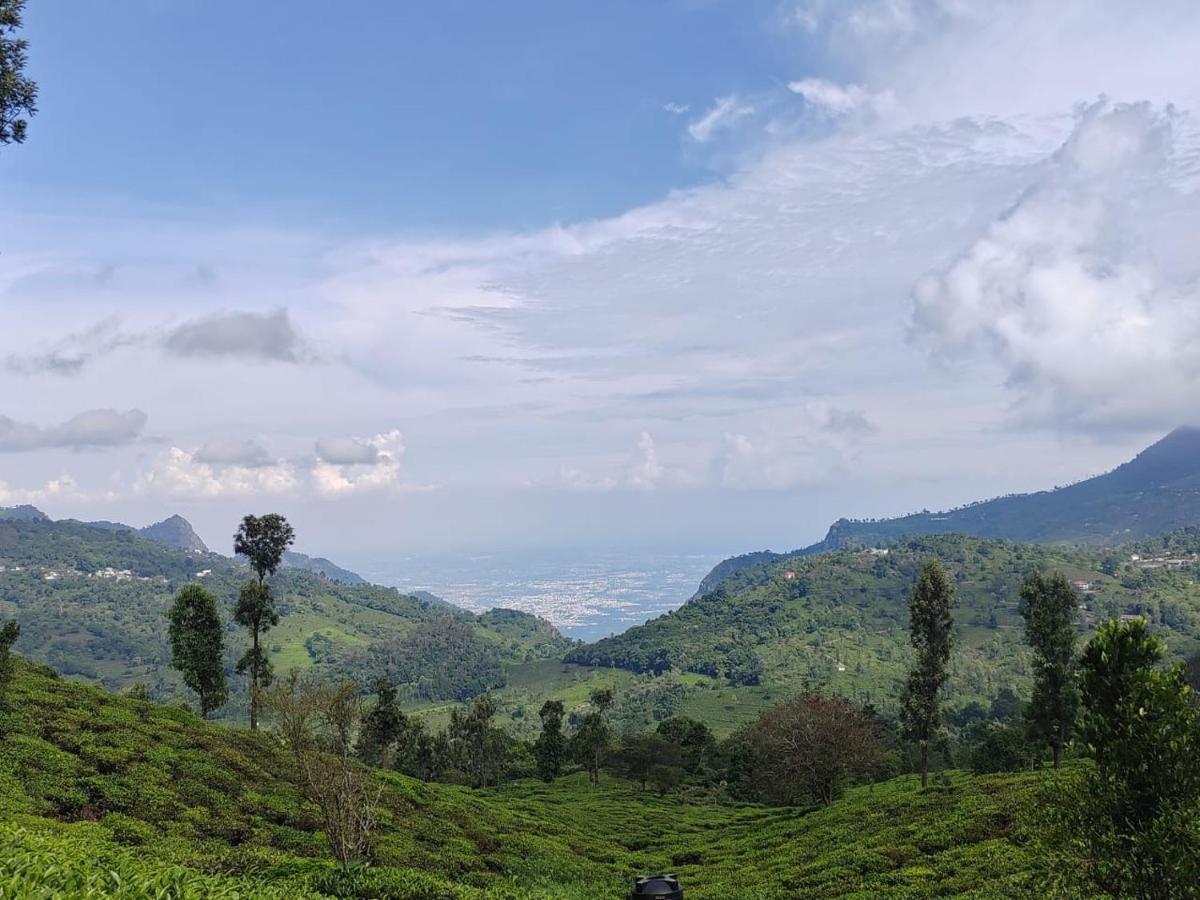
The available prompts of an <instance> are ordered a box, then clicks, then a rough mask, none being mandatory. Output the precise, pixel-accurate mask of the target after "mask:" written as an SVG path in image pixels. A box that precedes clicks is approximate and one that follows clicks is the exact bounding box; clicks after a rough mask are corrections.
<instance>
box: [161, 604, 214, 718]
mask: <svg viewBox="0 0 1200 900" xmlns="http://www.w3.org/2000/svg"><path fill="white" fill-rule="evenodd" d="M170 621H171V624H170V636H171V666H172V667H173V668H175V669H178V670H179V671H180V672H181V673H182V674H183V683H184V684H186V685H187V686H188V687H189V688H191V689H192V690H193V691H195V692H196V696H197V697H198V699H199V701H200V715H202V716H204V718H206V719H207V718H208V717H209V715H210V714H211V713H213V712H215V711H216V710H218V709H220V708H221V707H222V706H224V705H225V701H226V700H227V699H228V698H229V692H228V691H227V690H226V688H225V664H224V650H225V642H224V636H223V634H222V632H221V617H220V615H218V613H217V601H216V598H214V597H213V595H212V594H210V593H209V592H208V591H206V590H205V589H204V588H203V587H201V586H200V585H198V584H189V585H186V586H184V587H183V588H181V589H180V591H179V593H178V594H176V595H175V602H174V603H172V604H171V612H170Z"/></svg>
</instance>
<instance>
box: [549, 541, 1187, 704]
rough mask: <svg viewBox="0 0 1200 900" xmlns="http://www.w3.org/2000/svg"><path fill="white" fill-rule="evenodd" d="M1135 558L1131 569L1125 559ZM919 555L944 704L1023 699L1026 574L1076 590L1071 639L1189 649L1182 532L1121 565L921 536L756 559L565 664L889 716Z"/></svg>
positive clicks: (1080, 554)
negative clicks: (947, 622) (700, 678)
mask: <svg viewBox="0 0 1200 900" xmlns="http://www.w3.org/2000/svg"><path fill="white" fill-rule="evenodd" d="M1138 550H1140V551H1141V552H1140V553H1137V555H1138V556H1139V559H1137V560H1131V559H1130V558H1129V557H1130V556H1131V555H1132V554H1133V553H1134V552H1135V551H1138ZM929 556H938V557H940V558H941V559H942V560H943V561H944V562H945V563H946V565H947V567H948V568H949V570H950V572H951V573H952V575H953V576H954V578H955V582H956V586H957V591H958V598H959V606H958V609H957V610H956V612H955V620H956V625H957V648H956V652H955V654H954V658H953V662H952V672H951V679H950V687H949V693H950V697H951V701H952V703H965V702H967V701H968V700H988V699H991V698H992V697H994V696H995V695H996V693H997V692H998V691H999V690H1000V689H1001V688H1003V687H1016V688H1018V689H1019V690H1020V691H1021V692H1024V689H1025V688H1026V686H1027V682H1028V678H1029V662H1028V652H1027V649H1026V647H1025V645H1024V641H1023V637H1022V629H1021V619H1020V616H1019V611H1018V606H1017V604H1018V591H1019V585H1020V581H1021V579H1022V578H1023V577H1024V576H1025V575H1026V573H1028V572H1029V571H1031V570H1032V569H1034V568H1037V567H1042V566H1045V567H1051V568H1054V569H1058V570H1060V571H1062V572H1064V573H1065V574H1066V575H1067V576H1068V577H1069V578H1071V579H1073V580H1079V581H1080V582H1086V583H1087V592H1086V593H1082V592H1081V595H1080V610H1079V616H1078V628H1079V631H1080V634H1081V636H1083V635H1085V634H1086V633H1087V632H1088V631H1089V629H1090V628H1091V626H1092V625H1093V624H1094V623H1095V622H1097V621H1099V620H1101V619H1106V618H1109V617H1112V616H1120V615H1132V614H1145V615H1146V616H1147V617H1148V618H1149V619H1150V621H1151V622H1152V625H1153V628H1154V629H1155V630H1156V631H1157V632H1159V633H1160V634H1161V635H1163V636H1164V637H1165V639H1166V641H1167V644H1168V646H1169V647H1170V648H1171V650H1172V651H1173V652H1175V653H1178V654H1184V653H1189V652H1193V651H1194V650H1196V649H1197V648H1200V587H1197V583H1196V582H1197V579H1200V536H1198V534H1197V532H1195V531H1190V532H1184V533H1178V534H1176V535H1173V536H1172V537H1170V538H1168V539H1165V540H1163V539H1160V540H1158V541H1156V542H1153V543H1152V544H1149V545H1145V546H1131V547H1128V548H1126V550H1125V551H1124V552H1123V554H1122V555H1121V556H1120V557H1118V556H1117V555H1115V554H1113V553H1106V552H1104V551H1096V550H1091V549H1086V548H1072V547H1068V546H1062V545H1042V544H1017V543H1012V542H1008V541H999V540H989V539H985V538H975V537H965V536H961V535H932V536H928V537H920V538H909V539H905V540H901V541H899V542H898V543H896V544H894V545H893V546H892V547H891V548H890V549H888V550H886V551H883V550H849V549H846V550H836V551H831V552H827V553H823V554H819V555H815V556H809V555H796V556H785V557H779V558H771V559H768V560H767V561H762V562H758V563H757V564H753V565H750V566H748V567H745V568H741V569H738V570H735V571H733V572H732V574H730V575H728V576H727V577H726V578H725V579H724V580H722V581H720V582H719V583H718V584H717V586H716V587H715V588H714V589H712V590H710V591H709V592H708V593H706V594H703V595H702V596H700V597H697V598H694V599H692V600H690V601H689V602H688V603H686V604H685V605H684V606H682V607H681V608H679V609H677V610H675V611H673V612H670V613H667V614H666V615H664V616H660V617H659V618H657V619H654V620H652V621H651V622H648V623H646V624H645V625H642V626H639V627H636V628H631V629H630V630H629V631H627V632H625V633H624V634H621V635H618V636H616V637H612V638H606V639H604V640H601V641H597V642H596V643H594V644H589V645H584V646H580V647H577V648H575V649H574V650H572V651H571V652H570V653H568V654H567V657H566V659H567V661H568V662H572V663H578V664H585V665H592V666H612V667H617V668H621V669H626V670H630V671H634V672H642V673H646V672H650V673H654V672H661V671H666V670H668V669H677V670H682V671H685V672H695V673H700V674H702V675H705V676H708V677H710V678H713V679H718V680H721V681H724V682H725V683H727V684H728V685H731V686H734V687H742V688H745V689H748V690H752V691H762V690H763V689H769V690H771V691H773V692H775V693H776V694H780V693H786V692H787V691H794V690H797V689H799V688H801V687H803V686H805V685H810V686H824V687H829V688H831V689H833V690H836V691H838V692H840V693H843V694H846V695H848V696H853V697H858V698H862V699H865V700H869V701H871V702H874V703H876V704H879V705H882V706H890V705H891V704H893V703H894V702H895V698H896V697H897V696H898V695H899V687H900V683H901V679H902V677H903V674H904V672H905V671H906V668H907V665H908V651H907V640H908V632H907V623H908V608H907V602H908V594H909V591H910V590H911V585H912V583H913V580H914V578H915V576H916V573H917V570H918V567H919V566H920V564H921V562H922V560H924V559H925V558H927V557H929ZM1159 557H1161V558H1159ZM1168 558H1169V559H1170V561H1169V562H1168V561H1167V560H1168ZM1106 572H1107V573H1111V574H1106Z"/></svg>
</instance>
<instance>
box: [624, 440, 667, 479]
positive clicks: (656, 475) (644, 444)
mask: <svg viewBox="0 0 1200 900" xmlns="http://www.w3.org/2000/svg"><path fill="white" fill-rule="evenodd" d="M662 476H663V467H662V463H660V462H659V461H658V451H657V450H656V449H655V446H654V438H652V437H651V436H650V432H648V431H643V432H642V433H641V434H640V435H638V442H637V452H636V453H635V454H634V457H633V460H632V461H631V463H630V465H629V471H628V474H627V476H626V482H627V483H628V484H629V486H630V487H632V488H638V489H640V490H649V489H651V488H653V487H655V486H656V485H657V484H658V482H659V479H661V478H662Z"/></svg>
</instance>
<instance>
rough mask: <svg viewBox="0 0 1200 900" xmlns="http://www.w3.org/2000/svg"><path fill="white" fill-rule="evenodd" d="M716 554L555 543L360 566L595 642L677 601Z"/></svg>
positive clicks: (383, 579)
mask: <svg viewBox="0 0 1200 900" xmlns="http://www.w3.org/2000/svg"><path fill="white" fill-rule="evenodd" d="M721 559H722V555H720V554H713V553H686V552H669V551H655V552H649V551H647V552H644V553H638V552H631V551H627V550H608V551H605V550H595V549H587V550H579V551H568V550H558V551H551V552H545V553H534V552H526V553H518V554H512V553H505V554H501V553H495V554H480V555H474V556H472V555H456V556H450V555H444V556H443V555H439V556H419V557H398V558H397V559H396V560H395V561H394V562H387V563H382V562H381V563H379V564H376V565H368V566H364V567H362V569H360V570H359V574H361V575H362V576H363V577H364V578H366V579H367V580H368V581H372V582H375V583H377V584H384V585H388V586H392V587H398V588H400V589H401V590H404V591H414V590H425V591H429V592H430V593H431V594H435V595H437V596H438V597H441V598H442V599H443V600H447V601H449V602H450V603H453V604H454V605H455V606H460V607H462V608H464V609H469V610H471V611H472V612H482V611H483V610H486V609H492V608H495V607H504V608H507V609H518V610H521V611H522V612H528V613H533V614H534V615H537V616H541V617H542V618H543V619H546V620H548V621H549V622H551V623H552V624H553V625H555V626H556V627H557V628H558V630H559V631H561V632H562V633H563V634H565V635H567V636H568V637H572V638H577V639H579V640H585V641H594V640H596V639H598V638H601V637H605V636H607V635H610V634H619V633H620V632H622V631H624V630H625V629H627V628H630V627H632V626H634V625H641V624H642V623H644V622H647V621H649V620H650V619H653V618H655V617H656V616H660V615H662V614H663V613H665V612H668V611H670V610H672V609H676V608H678V607H680V606H682V605H683V604H684V603H685V602H686V601H687V599H688V598H689V597H691V596H692V595H693V594H694V593H695V592H696V587H697V586H698V585H699V584H700V580H701V579H702V578H704V576H705V575H706V574H708V572H709V571H710V570H711V569H712V567H713V566H714V565H716V564H717V563H718V562H720V561H721Z"/></svg>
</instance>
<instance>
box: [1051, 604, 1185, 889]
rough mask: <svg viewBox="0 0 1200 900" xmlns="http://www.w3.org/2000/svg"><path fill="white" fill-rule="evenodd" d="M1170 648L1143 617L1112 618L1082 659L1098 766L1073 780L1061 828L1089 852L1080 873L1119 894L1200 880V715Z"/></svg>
mask: <svg viewBox="0 0 1200 900" xmlns="http://www.w3.org/2000/svg"><path fill="white" fill-rule="evenodd" d="M1164 655H1165V653H1164V649H1163V646H1162V643H1161V642H1160V641H1158V640H1157V639H1156V638H1154V637H1153V636H1151V635H1150V634H1149V632H1148V631H1147V628H1146V623H1145V622H1144V621H1142V620H1140V619H1138V620H1134V621H1132V622H1124V623H1123V622H1118V621H1112V622H1108V623H1106V624H1104V625H1102V626H1101V627H1100V629H1099V631H1098V632H1097V634H1096V636H1095V637H1094V638H1093V639H1092V640H1091V641H1090V642H1089V643H1088V645H1087V646H1086V647H1085V648H1084V652H1083V656H1082V659H1081V660H1080V695H1081V701H1082V707H1083V712H1082V716H1081V719H1080V725H1079V736H1080V739H1081V740H1082V741H1083V742H1084V743H1085V744H1086V747H1087V752H1088V753H1089V755H1090V756H1092V758H1093V759H1094V760H1095V767H1094V768H1093V769H1091V770H1089V771H1087V772H1086V773H1085V775H1084V776H1083V777H1082V778H1080V779H1078V780H1076V781H1074V782H1073V783H1071V782H1068V784H1067V785H1066V787H1065V789H1064V792H1065V797H1064V798H1060V805H1061V806H1062V808H1063V809H1064V810H1065V822H1063V823H1062V825H1061V828H1062V831H1063V833H1064V834H1065V835H1067V836H1068V837H1067V838H1066V842H1067V843H1068V844H1071V843H1078V844H1082V845H1083V847H1084V848H1085V850H1086V853H1085V858H1086V859H1087V860H1088V863H1087V865H1086V866H1085V867H1084V868H1083V869H1081V870H1080V871H1081V872H1082V873H1083V874H1085V875H1086V877H1087V878H1088V880H1089V881H1090V882H1091V885H1092V886H1093V887H1095V888H1099V889H1100V890H1102V891H1104V892H1106V893H1110V894H1112V895H1114V896H1139V897H1163V898H1167V897H1183V896H1194V891H1195V888H1196V885H1197V884H1200V713H1198V712H1197V710H1196V708H1195V706H1194V705H1193V703H1192V702H1191V697H1190V694H1191V689H1190V688H1189V687H1188V686H1187V683H1186V680H1185V674H1184V668H1183V666H1182V665H1181V664H1179V665H1174V666H1171V667H1168V668H1161V667H1160V666H1159V664H1160V663H1161V661H1162V659H1163V657H1164ZM1064 801H1065V802H1064Z"/></svg>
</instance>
